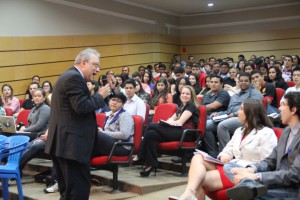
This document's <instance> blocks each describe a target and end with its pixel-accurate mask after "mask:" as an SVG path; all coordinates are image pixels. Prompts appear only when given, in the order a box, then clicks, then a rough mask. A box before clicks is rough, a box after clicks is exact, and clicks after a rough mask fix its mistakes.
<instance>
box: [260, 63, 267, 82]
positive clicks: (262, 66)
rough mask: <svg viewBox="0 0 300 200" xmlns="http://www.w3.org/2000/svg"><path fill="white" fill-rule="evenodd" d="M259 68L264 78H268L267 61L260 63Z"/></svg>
mask: <svg viewBox="0 0 300 200" xmlns="http://www.w3.org/2000/svg"><path fill="white" fill-rule="evenodd" d="M259 70H260V71H261V73H262V74H263V77H264V80H265V81H267V80H268V74H269V65H268V63H262V65H260V66H259Z"/></svg>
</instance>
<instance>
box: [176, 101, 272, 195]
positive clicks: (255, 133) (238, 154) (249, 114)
mask: <svg viewBox="0 0 300 200" xmlns="http://www.w3.org/2000/svg"><path fill="white" fill-rule="evenodd" d="M238 119H239V121H240V122H241V124H243V126H242V127H240V128H238V129H237V130H236V131H235V133H234V135H233V137H232V139H231V140H230V142H229V143H228V144H227V145H226V147H225V148H224V149H223V151H222V152H221V153H220V154H219V155H218V159H219V160H220V161H222V162H223V163H228V162H234V163H236V164H239V165H241V166H243V167H245V166H246V165H249V164H252V163H256V162H259V161H261V160H263V159H264V158H265V157H267V156H269V155H270V154H271V152H272V150H273V148H274V147H275V146H276V145H277V137H276V135H275V133H274V131H273V130H272V129H271V128H272V123H271V122H270V120H269V119H268V117H267V115H266V110H265V108H264V106H263V104H262V103H261V102H260V101H258V100H254V99H247V100H245V101H244V102H243V104H242V105H241V108H240V110H239V111H238ZM232 186H233V184H232V183H231V181H230V180H229V179H228V178H227V177H226V176H225V175H224V172H223V165H219V164H215V163H212V162H209V161H205V160H204V159H203V157H202V155H200V154H196V155H195V156H194V157H193V159H192V162H191V167H190V170H189V178H188V184H187V187H186V190H185V192H184V193H183V194H182V195H181V197H180V198H179V199H180V200H197V198H198V199H202V200H204V199H205V194H204V189H205V190H207V191H217V190H220V189H226V188H230V187H232Z"/></svg>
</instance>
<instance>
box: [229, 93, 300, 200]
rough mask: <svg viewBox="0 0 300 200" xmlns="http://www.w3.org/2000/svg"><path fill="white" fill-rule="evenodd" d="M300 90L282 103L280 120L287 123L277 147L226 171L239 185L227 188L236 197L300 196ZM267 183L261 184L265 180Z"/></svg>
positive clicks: (286, 96) (288, 96)
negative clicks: (247, 162) (241, 165)
mask: <svg viewBox="0 0 300 200" xmlns="http://www.w3.org/2000/svg"><path fill="white" fill-rule="evenodd" d="M299 102H300V93H299V92H290V93H288V94H286V95H285V100H284V102H283V103H282V105H281V106H280V108H279V110H280V112H281V121H282V123H283V124H286V125H288V127H286V128H285V129H284V131H283V133H282V135H281V137H280V140H279V143H278V145H277V147H275V148H274V149H273V152H272V153H271V155H270V156H269V157H267V158H265V159H264V160H263V161H261V162H259V163H257V164H253V165H250V166H248V168H234V167H235V166H234V165H232V164H231V165H230V166H228V167H226V166H224V168H227V169H226V170H225V173H226V175H227V176H228V178H229V179H231V180H232V181H233V182H234V183H235V184H236V185H237V186H236V187H234V188H232V189H229V190H227V196H228V197H229V198H231V199H233V200H240V199H244V200H248V199H249V200H250V199H253V198H255V197H261V198H258V199H272V198H280V199H284V198H287V199H288V198H299V194H300V193H299V192H300V189H299V188H300V154H299V152H300V104H299ZM261 183H262V184H264V185H262V184H261Z"/></svg>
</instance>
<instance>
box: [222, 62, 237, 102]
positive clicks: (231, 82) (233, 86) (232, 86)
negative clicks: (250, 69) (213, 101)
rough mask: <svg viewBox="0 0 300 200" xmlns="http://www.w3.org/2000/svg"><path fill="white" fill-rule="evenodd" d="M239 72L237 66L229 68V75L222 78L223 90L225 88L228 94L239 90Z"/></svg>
mask: <svg viewBox="0 0 300 200" xmlns="http://www.w3.org/2000/svg"><path fill="white" fill-rule="evenodd" d="M238 76H239V73H238V68H235V67H233V68H231V69H230V70H229V77H228V78H225V80H223V82H224V90H226V91H227V92H228V93H229V95H230V96H232V95H234V94H236V93H238V92H239V89H240V88H239V84H238V82H239V78H238Z"/></svg>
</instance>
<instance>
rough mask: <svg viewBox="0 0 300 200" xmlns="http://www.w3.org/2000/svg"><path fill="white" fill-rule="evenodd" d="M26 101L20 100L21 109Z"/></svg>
mask: <svg viewBox="0 0 300 200" xmlns="http://www.w3.org/2000/svg"><path fill="white" fill-rule="evenodd" d="M24 101H25V99H19V102H20V108H22V105H23V103H24Z"/></svg>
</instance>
